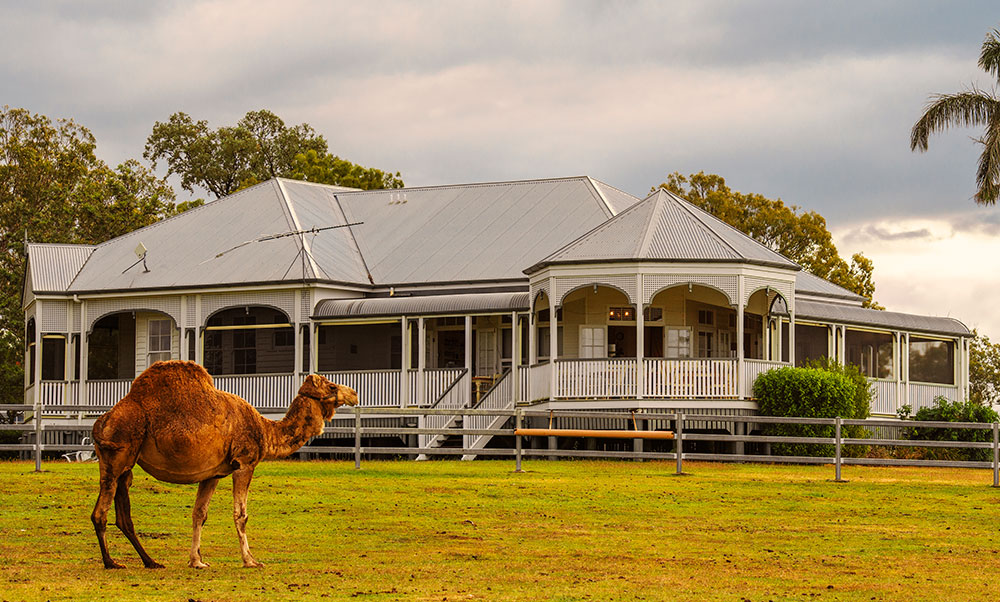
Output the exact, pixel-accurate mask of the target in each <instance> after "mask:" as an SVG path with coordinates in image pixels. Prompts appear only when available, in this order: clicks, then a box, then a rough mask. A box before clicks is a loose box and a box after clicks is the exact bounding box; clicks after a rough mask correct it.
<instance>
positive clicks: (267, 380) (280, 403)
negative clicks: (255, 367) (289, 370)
mask: <svg viewBox="0 0 1000 602" xmlns="http://www.w3.org/2000/svg"><path fill="white" fill-rule="evenodd" d="M212 380H214V381H215V388H216V389H219V390H220V391H225V392H227V393H232V394H233V395H239V396H240V397H242V398H243V399H245V400H247V401H248V402H250V405H252V406H253V407H255V408H257V409H258V410H285V409H286V408H288V405H289V404H290V403H292V399H294V396H295V391H296V389H297V385H298V384H299V380H300V379H299V378H298V377H297V376H296V375H294V374H231V375H225V376H213V377H212Z"/></svg>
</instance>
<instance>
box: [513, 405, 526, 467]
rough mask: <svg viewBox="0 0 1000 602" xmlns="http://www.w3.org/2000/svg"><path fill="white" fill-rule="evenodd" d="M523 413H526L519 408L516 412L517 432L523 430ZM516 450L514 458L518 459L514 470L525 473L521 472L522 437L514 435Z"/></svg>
mask: <svg viewBox="0 0 1000 602" xmlns="http://www.w3.org/2000/svg"><path fill="white" fill-rule="evenodd" d="M522 412H524V410H522V409H521V408H517V410H515V412H514V431H515V432H516V431H518V430H520V429H521V420H522V418H523V416H522ZM514 450H515V451H514V458H515V459H516V468H515V469H514V472H524V471H523V470H521V435H514Z"/></svg>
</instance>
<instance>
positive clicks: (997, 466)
mask: <svg viewBox="0 0 1000 602" xmlns="http://www.w3.org/2000/svg"><path fill="white" fill-rule="evenodd" d="M993 486H994V487H1000V422H994V423H993Z"/></svg>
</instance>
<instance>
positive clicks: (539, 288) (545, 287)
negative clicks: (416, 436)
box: [528, 279, 552, 309]
mask: <svg viewBox="0 0 1000 602" xmlns="http://www.w3.org/2000/svg"><path fill="white" fill-rule="evenodd" d="M529 291H530V299H529V301H528V302H529V303H531V308H532V309H534V307H535V299H537V298H538V293H545V297H546V298H547V299H551V297H552V295H550V294H549V281H548V280H547V279H546V280H543V281H541V282H539V283H536V284H532V285H531V286H530V287H529Z"/></svg>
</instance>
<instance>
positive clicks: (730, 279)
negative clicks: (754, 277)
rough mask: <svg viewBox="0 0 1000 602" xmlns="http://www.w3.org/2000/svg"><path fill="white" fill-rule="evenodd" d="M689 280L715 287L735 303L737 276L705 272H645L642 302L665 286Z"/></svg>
mask: <svg viewBox="0 0 1000 602" xmlns="http://www.w3.org/2000/svg"><path fill="white" fill-rule="evenodd" d="M689 282H690V283H691V284H703V285H705V286H710V287H712V288H717V289H719V290H720V291H722V292H723V293H725V295H726V297H728V298H729V303H730V304H732V305H736V299H737V297H739V294H738V292H737V291H738V290H739V288H738V280H737V276H735V275H733V276H708V275H705V274H646V275H645V276H644V277H643V283H642V289H643V290H642V302H643V303H649V302H650V301H651V300H652V299H653V297H654V296H655V295H656V293H658V292H660V291H661V290H663V289H665V288H667V287H670V286H674V285H677V284H687V283H689Z"/></svg>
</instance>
